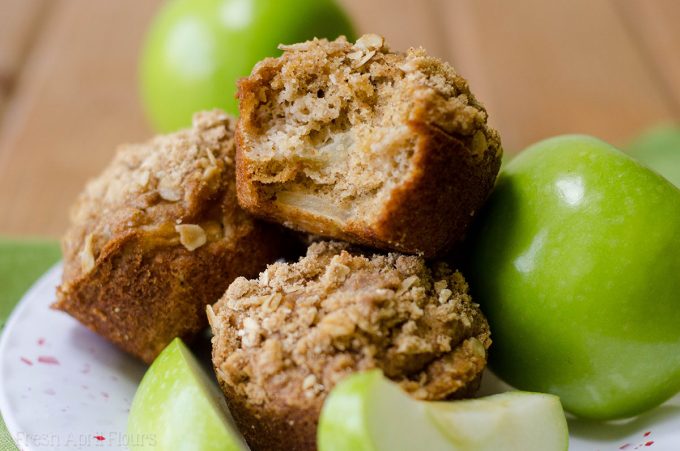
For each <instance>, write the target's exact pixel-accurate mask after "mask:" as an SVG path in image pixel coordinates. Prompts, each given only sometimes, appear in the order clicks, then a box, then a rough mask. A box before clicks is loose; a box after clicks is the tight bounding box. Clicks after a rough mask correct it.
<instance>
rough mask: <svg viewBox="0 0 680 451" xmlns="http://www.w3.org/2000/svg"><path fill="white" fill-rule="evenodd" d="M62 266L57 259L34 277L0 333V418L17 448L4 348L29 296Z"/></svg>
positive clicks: (43, 285) (49, 279)
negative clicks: (8, 393) (37, 276)
mask: <svg viewBox="0 0 680 451" xmlns="http://www.w3.org/2000/svg"><path fill="white" fill-rule="evenodd" d="M63 266H64V265H63V260H59V261H58V262H57V263H55V264H54V265H52V266H51V267H50V268H49V269H48V270H47V271H45V272H44V273H43V274H42V275H41V276H40V277H39V278H38V279H36V281H35V282H34V283H33V285H31V287H30V288H29V289H28V290H27V291H26V292H25V293H24V294H23V296H22V297H21V299H20V300H19V302H17V304H16V306H15V307H14V309H13V310H12V313H10V315H9V318H8V319H7V321H6V322H5V325H4V327H3V329H2V334H0V414H1V415H2V420H3V421H4V422H5V427H6V428H7V432H8V433H9V435H10V438H11V439H12V442H13V443H14V446H16V447H17V448H18V449H21V448H19V445H18V444H17V441H16V439H15V437H17V436H18V435H19V433H20V432H21V431H20V430H19V429H20V426H19V424H18V422H17V420H16V418H15V416H14V415H13V414H12V413H11V409H10V404H9V399H8V396H7V390H6V389H5V387H7V384H5V376H4V374H5V371H4V356H5V355H6V354H7V352H6V350H7V347H8V346H9V340H10V336H11V334H10V332H9V331H11V330H13V327H14V323H16V322H17V321H19V317H20V316H21V315H22V313H23V312H24V310H26V309H27V308H28V306H29V305H30V302H29V300H30V298H32V297H35V292H38V291H42V290H44V289H46V288H47V287H46V285H51V284H52V280H53V279H54V278H55V273H61V272H62V270H63Z"/></svg>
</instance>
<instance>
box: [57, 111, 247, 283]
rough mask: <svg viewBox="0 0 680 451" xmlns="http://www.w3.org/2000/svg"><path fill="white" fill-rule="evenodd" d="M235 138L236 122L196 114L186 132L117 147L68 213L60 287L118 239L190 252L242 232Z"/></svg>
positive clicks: (244, 223)
mask: <svg viewBox="0 0 680 451" xmlns="http://www.w3.org/2000/svg"><path fill="white" fill-rule="evenodd" d="M233 130H234V120H233V119H232V118H231V117H229V116H228V115H226V114H225V113H224V112H222V111H219V110H213V111H206V112H201V113H197V114H196V115H195V116H194V118H193V125H192V127H191V128H189V129H185V130H181V131H178V132H176V133H172V134H168V135H162V136H157V137H155V138H153V139H151V140H149V141H147V142H145V143H143V144H129V145H123V146H121V147H120V148H119V149H118V151H117V153H116V155H115V157H114V158H113V161H112V162H111V163H110V164H109V165H108V166H107V167H106V169H104V171H103V172H102V173H101V174H100V175H99V176H98V177H97V178H95V179H93V180H91V181H90V182H89V183H88V184H87V186H86V188H85V189H84V191H83V192H82V193H81V194H80V196H79V197H78V199H77V201H76V203H75V205H74V206H73V208H72V210H71V214H70V220H71V226H70V228H69V230H68V231H67V233H66V236H65V237H64V240H63V246H64V256H65V261H66V277H65V279H70V278H73V277H75V276H76V275H81V274H85V273H87V272H88V271H89V270H91V269H92V268H93V267H94V263H95V261H96V259H97V256H98V255H99V254H100V252H101V251H102V249H103V248H104V247H105V246H106V244H107V243H108V242H110V241H111V240H112V239H114V238H116V237H119V236H121V235H123V234H127V233H132V232H143V234H144V235H145V236H146V237H147V238H148V241H149V245H154V244H176V243H178V242H179V243H181V244H183V245H184V246H185V247H187V249H189V250H192V249H195V248H196V247H198V246H200V245H201V243H205V242H206V241H209V240H210V239H218V238H220V237H222V236H225V235H229V233H230V232H233V231H232V230H228V229H229V228H230V227H233V226H235V224H238V225H239V226H243V227H247V226H248V224H249V222H250V220H249V219H247V217H246V215H245V214H244V213H243V212H241V211H240V209H239V208H238V205H237V202H236V195H235V182H234V162H233V159H234V153H235V149H234V140H233ZM237 219H238V220H237ZM153 240H155V242H152V241H153Z"/></svg>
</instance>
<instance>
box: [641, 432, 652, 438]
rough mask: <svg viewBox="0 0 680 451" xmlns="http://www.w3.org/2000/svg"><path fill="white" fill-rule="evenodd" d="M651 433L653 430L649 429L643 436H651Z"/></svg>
mask: <svg viewBox="0 0 680 451" xmlns="http://www.w3.org/2000/svg"><path fill="white" fill-rule="evenodd" d="M651 433H652V431H647V432H645V433H644V434H643V435H642V436H643V437H649V434H651Z"/></svg>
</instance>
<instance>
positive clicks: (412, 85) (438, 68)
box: [236, 35, 502, 257]
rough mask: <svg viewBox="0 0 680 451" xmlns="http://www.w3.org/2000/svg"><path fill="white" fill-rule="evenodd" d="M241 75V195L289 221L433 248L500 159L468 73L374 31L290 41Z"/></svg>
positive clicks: (484, 189)
mask: <svg viewBox="0 0 680 451" xmlns="http://www.w3.org/2000/svg"><path fill="white" fill-rule="evenodd" d="M280 48H281V49H283V51H284V52H283V55H282V56H281V57H279V58H268V59H265V60H264V61H262V62H260V63H259V64H257V65H256V66H255V68H254V69H253V72H252V74H251V75H250V76H249V77H248V78H245V79H242V80H241V81H240V82H239V92H238V96H239V101H240V113H241V119H240V120H239V123H238V125H237V132H236V135H237V137H236V140H237V157H236V160H237V180H238V181H237V185H238V197H239V202H240V203H241V205H242V206H243V207H244V208H246V209H247V210H249V211H251V212H252V213H255V214H258V215H260V216H264V217H267V218H270V219H273V220H275V221H277V222H281V223H284V224H286V225H287V226H289V227H292V228H295V229H299V230H302V231H306V232H310V233H316V234H319V235H322V236H327V237H334V238H339V239H343V240H347V241H350V242H354V243H358V244H364V245H369V246H375V247H378V248H385V249H391V250H397V251H401V252H406V253H418V254H424V255H425V256H427V257H432V256H434V255H437V254H441V253H442V252H444V251H446V250H448V249H450V248H451V247H453V246H454V245H455V244H456V243H457V242H459V241H460V239H461V238H462V236H463V234H464V232H465V229H466V227H467V226H468V224H469V223H470V222H471V220H472V217H473V215H474V213H475V212H476V211H477V210H478V209H479V208H480V207H481V205H482V203H483V202H484V201H485V200H486V198H487V196H488V194H489V192H490V190H491V188H492V187H493V184H494V181H495V178H496V174H497V173H498V169H499V167H500V162H501V155H502V149H501V144H500V139H499V136H498V133H497V132H496V131H495V130H493V129H492V128H490V127H489V126H488V125H487V114H486V111H485V109H484V107H483V106H482V105H481V104H480V103H479V102H478V101H477V100H476V99H475V97H474V96H473V95H472V93H471V92H470V89H469V88H468V84H467V81H466V80H465V79H463V78H462V77H461V76H460V75H458V74H457V73H456V72H455V70H454V69H453V68H452V67H451V66H450V65H449V64H447V63H445V62H442V61H441V60H439V59H437V58H434V57H431V56H428V55H427V53H426V52H425V50H423V49H422V48H419V49H410V50H408V51H407V52H406V53H396V52H391V51H390V50H389V49H388V48H387V46H386V45H385V43H384V40H383V38H382V37H380V36H377V35H364V36H363V37H361V38H360V39H359V40H358V41H357V42H356V43H355V44H352V43H349V42H347V40H345V38H344V37H341V38H339V39H337V40H335V41H332V42H329V41H327V40H325V39H322V40H318V39H315V40H313V41H308V42H304V43H300V44H294V45H287V46H281V47H280Z"/></svg>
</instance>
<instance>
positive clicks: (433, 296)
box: [208, 242, 491, 449]
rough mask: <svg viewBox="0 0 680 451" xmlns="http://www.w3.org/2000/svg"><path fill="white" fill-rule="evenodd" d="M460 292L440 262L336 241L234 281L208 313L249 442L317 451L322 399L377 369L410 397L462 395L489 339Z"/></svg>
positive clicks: (223, 380)
mask: <svg viewBox="0 0 680 451" xmlns="http://www.w3.org/2000/svg"><path fill="white" fill-rule="evenodd" d="M467 290H468V287H467V284H466V283H465V280H464V279H463V277H462V276H461V274H460V273H458V272H454V271H452V270H451V269H450V268H449V267H448V266H447V265H446V264H444V263H437V264H434V265H433V269H430V268H429V267H428V266H426V264H425V263H424V261H423V259H422V258H420V257H416V256H406V255H400V254H389V255H372V256H371V255H364V254H361V253H359V252H357V251H354V250H351V249H349V248H348V245H347V244H344V243H338V242H320V243H314V244H312V245H311V246H310V247H309V250H308V253H307V256H306V257H304V258H302V259H300V261H298V262H297V263H293V264H286V263H275V264H273V265H270V266H269V267H268V268H267V269H266V270H265V271H264V272H262V273H261V274H260V276H259V278H258V279H257V280H247V279H245V278H242V277H240V278H238V279H236V280H235V281H234V282H233V283H232V284H231V285H230V287H229V289H228V290H227V292H226V293H225V295H224V297H223V298H222V299H221V300H220V301H219V302H218V303H217V304H215V306H214V307H212V308H210V307H208V317H209V319H210V324H211V326H212V329H213V333H214V334H215V337H214V338H213V363H214V365H215V370H216V373H217V376H218V380H219V382H220V384H221V386H222V388H223V390H224V392H225V394H226V395H227V398H228V399H229V401H230V409H231V410H232V414H233V415H234V417H235V419H236V421H237V423H238V424H239V425H240V426H241V429H242V431H243V433H244V435H245V436H246V439H247V440H248V442H249V444H250V445H251V447H253V449H314V446H315V445H314V437H315V433H316V423H317V419H318V415H319V412H320V409H321V405H322V403H323V400H324V398H325V396H326V395H327V394H328V392H329V391H330V390H331V388H332V387H333V386H334V385H335V384H336V383H337V382H338V381H339V380H341V379H342V378H343V377H345V376H346V375H348V374H350V373H352V372H355V371H359V370H366V369H371V368H381V369H382V370H383V372H384V373H385V375H386V376H387V377H389V378H391V379H393V380H395V381H397V382H398V383H399V384H400V385H401V386H402V387H403V388H404V389H405V390H406V391H407V392H409V393H410V394H411V395H413V396H414V397H416V398H418V399H426V400H439V399H448V398H452V397H457V396H462V395H469V394H470V393H471V391H473V390H475V389H476V388H477V383H478V381H479V376H480V374H481V371H482V370H483V368H484V366H485V364H486V349H488V347H489V345H490V343H491V340H490V338H489V329H488V325H487V322H486V319H485V318H484V316H483V315H482V314H481V312H480V311H479V309H478V306H477V305H476V304H473V303H472V302H471V300H470V297H469V295H468V293H467ZM291 437H295V439H294V440H292V439H291Z"/></svg>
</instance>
